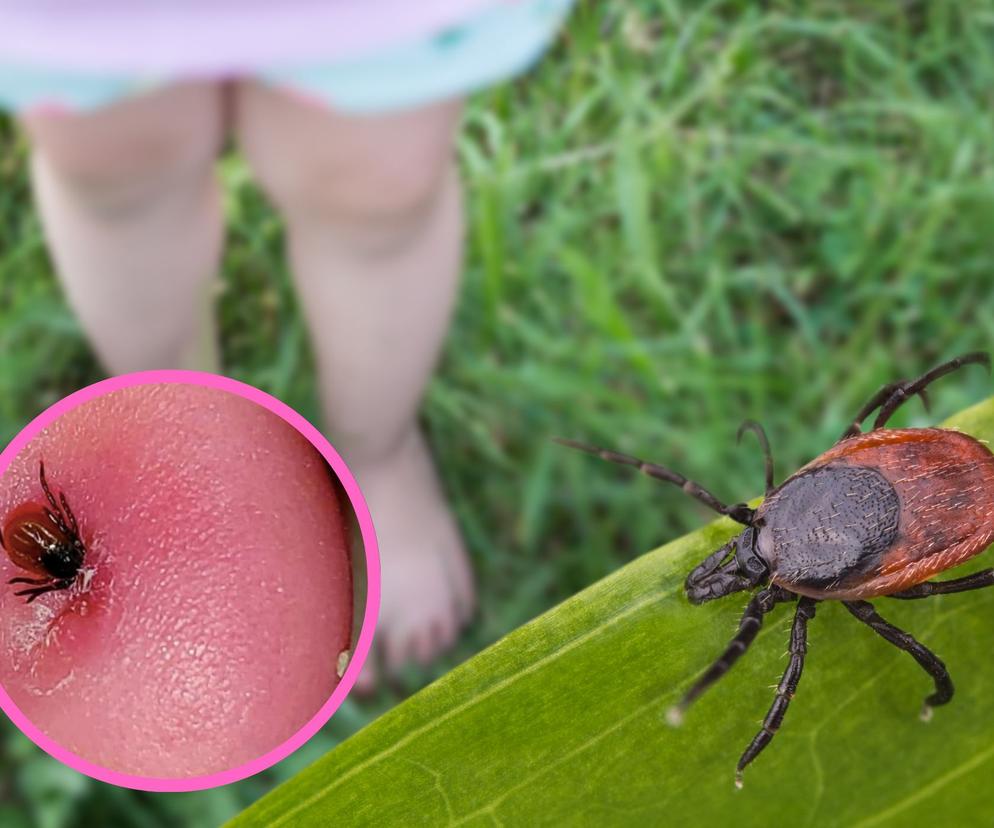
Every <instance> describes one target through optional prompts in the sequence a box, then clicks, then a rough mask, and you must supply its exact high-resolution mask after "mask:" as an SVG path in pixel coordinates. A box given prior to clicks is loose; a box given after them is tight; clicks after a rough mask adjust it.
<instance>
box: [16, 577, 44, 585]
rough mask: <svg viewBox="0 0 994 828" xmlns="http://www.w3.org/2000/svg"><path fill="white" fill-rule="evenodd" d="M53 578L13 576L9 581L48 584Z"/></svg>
mask: <svg viewBox="0 0 994 828" xmlns="http://www.w3.org/2000/svg"><path fill="white" fill-rule="evenodd" d="M51 581H52V579H51V578H11V579H10V580H9V581H7V583H8V584H48V583H51Z"/></svg>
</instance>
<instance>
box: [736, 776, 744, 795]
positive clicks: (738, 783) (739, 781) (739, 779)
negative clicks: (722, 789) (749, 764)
mask: <svg viewBox="0 0 994 828" xmlns="http://www.w3.org/2000/svg"><path fill="white" fill-rule="evenodd" d="M742 784H743V783H742V771H736V772H735V790H737V791H741V790H742Z"/></svg>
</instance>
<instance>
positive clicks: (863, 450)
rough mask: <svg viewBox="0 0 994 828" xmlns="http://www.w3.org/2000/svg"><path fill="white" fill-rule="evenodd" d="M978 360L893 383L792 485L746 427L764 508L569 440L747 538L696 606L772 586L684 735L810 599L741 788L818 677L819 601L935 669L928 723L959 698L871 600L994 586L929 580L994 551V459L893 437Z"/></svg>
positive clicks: (716, 558)
mask: <svg viewBox="0 0 994 828" xmlns="http://www.w3.org/2000/svg"><path fill="white" fill-rule="evenodd" d="M971 363H980V364H983V365H986V366H987V367H988V370H989V369H990V357H989V356H988V355H987V354H986V353H972V354H966V355H964V356H961V357H958V358H956V359H953V360H951V361H949V362H946V363H943V364H942V365H939V366H937V367H935V368H933V369H932V370H931V371H929V372H927V373H926V374H924V375H923V376H921V377H919V378H918V379H916V380H913V381H908V380H902V381H899V382H894V383H890V384H889V385H885V386H884V387H883V388H881V389H880V390H879V391H878V392H877V393H876V394H875V395H874V396H873V397H872V398H871V399H870V400H869V401H868V402H867V403H866V405H864V406H863V408H862V409H860V411H859V413H858V414H857V415H856V418H855V419H854V420H853V423H852V425H850V426H849V428H848V429H846V431H845V433H844V434H843V435H842V437H841V438H840V439H839V441H838V442H837V443H836V444H835V445H834V446H833V447H832V448H830V449H829V450H828V451H826V452H825V453H824V454H822V455H820V456H818V457H816V458H815V459H814V460H812V461H811V462H810V463H808V464H807V465H806V466H804V467H803V468H802V469H800V470H799V471H798V472H796V473H795V474H793V475H791V476H790V477H789V478H787V480H786V481H785V482H783V483H782V484H780V485H779V486H774V485H773V460H772V456H771V454H770V448H769V443H768V441H767V439H766V435H765V434H764V433H763V430H762V428H761V427H760V426H759V425H758V424H757V423H753V422H751V421H747V422H746V423H743V426H742V428H740V429H739V435H740V436H741V434H742V431H743V429H751V430H752V431H754V432H755V433H756V435H757V436H758V437H759V441H760V443H761V445H762V448H763V452H764V455H765V459H766V497H765V499H764V500H763V502H762V504H761V505H760V506H759V507H758V508H757V509H752V508H750V507H749V506H748V505H746V504H745V503H737V504H735V505H732V506H726V505H725V504H724V503H722V502H721V501H720V500H718V498H716V497H715V496H714V495H713V494H711V493H710V492H709V491H707V490H706V489H705V488H703V487H702V486H699V485H698V484H697V483H694V482H693V481H691V480H687V478H685V477H684V476H683V475H680V474H677V473H676V472H674V471H671V470H670V469H667V468H665V467H663V466H658V465H655V464H653V463H646V462H644V461H642V460H639V459H637V458H635V457H629V456H628V455H625V454H618V453H617V452H613V451H609V450H607V449H601V448H596V447H594V446H589V445H586V444H585V443H577V442H574V441H572V440H560V441H559V442H561V443H564V444H565V445H568V446H571V447H573V448H578V449H581V450H583V451H586V452H589V453H591V454H595V455H597V456H598V457H601V458H603V459H605V460H610V461H611V462H614V463H621V464H623V465H626V466H634V467H635V468H637V469H638V470H639V471H641V472H643V473H645V474H647V475H649V476H650V477H655V478H658V479H660V480H665V481H667V482H669V483H675V484H676V485H677V486H680V487H681V488H682V489H683V490H684V491H685V492H686V493H687V494H689V495H690V496H691V497H694V498H696V499H697V500H699V501H700V502H701V503H703V504H704V505H706V506H708V507H710V508H711V509H714V511H716V512H718V513H720V514H722V515H727V516H728V517H730V518H732V519H733V520H735V521H737V522H738V523H741V524H743V525H744V526H745V527H746V528H745V531H743V532H742V533H741V534H740V535H738V536H737V537H735V538H733V539H732V540H731V541H729V542H728V543H726V544H725V545H724V546H722V547H721V548H720V549H717V550H716V551H714V552H712V553H711V554H710V555H708V556H707V558H705V559H704V561H703V562H702V563H701V564H700V565H699V566H697V567H696V568H695V569H694V570H693V571H692V572H691V573H690V575H689V576H688V577H687V580H686V583H685V589H686V591H687V598H688V599H689V600H690V602H691V603H692V604H701V603H703V602H705V601H710V600H712V599H714V598H721V597H722V596H724V595H729V594H730V593H733V592H738V591H740V590H751V589H754V588H756V587H761V588H760V589H758V591H757V592H755V593H754V594H753V596H752V599H751V600H750V601H749V604H748V606H747V607H746V609H745V613H744V614H743V615H742V620H741V621H740V622H739V629H738V633H737V634H736V636H735V637H734V638H733V639H732V641H731V643H730V644H729V645H728V648H727V649H726V650H725V652H724V653H722V654H721V656H719V657H718V659H717V661H715V662H714V663H713V664H712V665H711V666H710V667H709V668H708V669H707V671H705V673H704V674H703V675H702V676H701V677H700V678H699V679H698V680H697V682H696V683H695V684H694V685H693V686H692V687H691V688H690V689H689V690H688V691H687V693H686V694H685V695H684V696H683V699H682V700H681V701H680V702H679V703H678V704H676V705H675V706H674V707H673V708H671V709H670V712H669V715H668V719H669V721H670V723H671V724H674V725H675V724H679V723H680V721H682V719H683V714H684V711H685V710H686V709H687V707H688V706H689V705H690V704H691V703H692V702H693V701H694V700H695V699H697V698H698V697H699V696H700V695H701V694H702V693H703V692H704V691H705V690H706V689H707V688H708V687H710V686H711V685H712V684H714V683H715V682H716V681H718V679H720V678H721V677H722V676H724V675H725V673H727V672H728V670H729V669H730V668H731V667H732V665H733V664H735V662H736V661H738V659H739V657H740V656H741V655H742V654H743V653H744V652H745V651H746V649H747V648H748V647H749V645H750V644H751V643H752V641H753V639H755V638H756V634H757V633H758V632H759V628H760V626H761V625H762V623H763V617H764V616H765V615H766V614H767V613H768V612H769V611H770V610H772V609H773V607H774V606H775V605H776V604H779V603H782V602H787V601H796V602H797V608H796V610H795V611H794V623H793V626H792V628H791V632H790V662H789V664H788V665H787V669H786V671H785V672H784V674H783V678H782V679H781V680H780V684H779V685H778V687H777V690H776V696H775V698H774V700H773V704H772V706H771V707H770V709H769V712H768V713H767V714H766V718H765V720H764V721H763V726H762V729H761V730H760V731H759V732H758V733H757V734H756V736H755V738H754V739H753V740H752V742H751V743H750V744H749V746H748V747H747V748H746V750H745V752H744V753H743V754H742V757H741V758H740V759H739V762H738V766H737V768H736V775H735V783H736V785H737V786H739V787H741V785H742V771H743V769H744V768H745V767H746V765H748V764H749V763H750V762H751V761H752V760H753V759H755V758H756V756H757V755H758V754H759V752H760V751H761V750H763V748H765V747H766V746H767V745H768V744H769V742H770V740H771V739H772V738H773V736H774V734H775V733H776V732H777V730H778V729H779V727H780V723H781V722H782V721H783V717H784V714H786V712H787V705H788V704H789V703H790V700H791V698H792V697H793V695H794V691H795V690H796V689H797V684H798V681H799V680H800V678H801V670H802V668H803V666H804V656H805V653H806V652H807V625H808V621H810V620H811V619H812V618H814V615H815V609H816V608H817V606H818V602H819V601H823V600H829V599H834V600H839V601H841V602H842V604H843V606H845V608H846V609H847V610H849V612H850V613H852V614H853V615H854V616H855V617H856V618H857V619H859V620H860V621H862V622H863V623H864V624H867V625H868V626H870V627H871V628H872V629H873V630H874V631H875V632H876V633H877V634H879V635H880V636H882V637H883V638H884V639H886V640H887V641H889V642H890V643H891V644H893V645H894V646H895V647H898V648H899V649H901V650H904V651H906V652H907V653H909V654H910V655H911V657H912V658H914V659H915V661H917V662H918V663H919V664H920V665H921V666H922V667H923V668H924V669H925V671H926V672H927V673H928V674H929V676H931V678H932V680H933V681H934V682H935V692H934V693H932V694H931V695H929V696H928V697H927V698H926V699H925V705H924V707H923V709H922V716H923V718H926V719H927V718H929V717H930V716H931V712H932V708H933V707H936V706H938V705H941V704H946V703H947V702H948V701H949V700H950V699H951V698H952V696H953V683H952V681H951V680H950V678H949V673H948V672H947V671H946V666H945V665H944V664H943V663H942V661H941V660H940V659H939V658H938V657H937V656H936V655H935V654H934V653H932V652H931V651H930V650H929V649H927V648H926V647H925V646H924V645H922V644H920V643H919V642H918V641H916V640H915V639H914V638H913V637H912V636H911V635H909V634H908V633H906V632H903V631H902V630H899V629H898V628H897V627H895V626H893V625H892V624H889V623H887V621H885V620H884V619H883V618H881V617H880V616H879V615H878V614H877V612H876V610H875V609H874V607H873V605H872V604H870V603H868V602H867V601H866V600H865V599H867V598H876V597H881V596H885V597H888V598H904V599H907V598H927V597H928V596H930V595H943V594H946V593H951V592H965V591H966V590H971V589H980V588H982V587H988V586H991V585H994V569H985V570H983V571H981V572H976V573H974V574H973V575H967V576H966V577H963V578H955V579H953V580H948V581H930V580H928V579H929V578H931V577H932V576H933V575H935V574H936V573H939V572H942V571H944V570H946V569H949V568H950V567H953V566H956V565H957V564H961V563H963V562H964V561H966V560H967V559H969V558H972V557H973V556H974V555H977V554H979V553H980V552H982V551H983V550H984V549H986V548H987V546H988V545H989V544H990V543H991V541H992V540H994V454H991V452H990V450H988V449H987V447H986V446H984V445H983V444H982V443H980V442H979V441H977V440H975V439H974V438H973V437H970V436H968V435H966V434H962V433H960V432H958V431H951V430H949V429H942V428H900V429H889V428H884V426H885V425H886V424H887V420H888V419H889V418H890V416H891V415H892V414H893V413H894V412H895V411H896V410H897V409H898V407H899V406H900V405H901V404H902V403H904V402H905V401H906V400H908V399H910V398H911V397H913V396H916V395H921V396H923V397H924V393H925V389H926V387H927V386H928V385H929V384H930V383H931V382H933V381H934V380H936V379H938V378H939V377H941V376H943V375H945V374H948V373H950V372H951V371H954V370H956V369H957V368H959V367H960V366H962V365H968V364H971ZM878 409H879V411H878V413H877V417H876V419H875V420H874V423H873V428H872V429H871V430H870V431H868V432H866V433H863V432H862V431H861V425H862V423H863V421H864V420H865V419H866V418H867V417H869V416H870V414H871V413H873V412H874V411H877V410H878Z"/></svg>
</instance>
